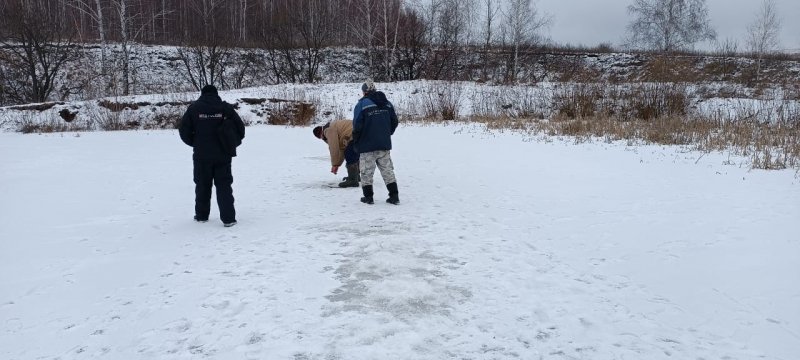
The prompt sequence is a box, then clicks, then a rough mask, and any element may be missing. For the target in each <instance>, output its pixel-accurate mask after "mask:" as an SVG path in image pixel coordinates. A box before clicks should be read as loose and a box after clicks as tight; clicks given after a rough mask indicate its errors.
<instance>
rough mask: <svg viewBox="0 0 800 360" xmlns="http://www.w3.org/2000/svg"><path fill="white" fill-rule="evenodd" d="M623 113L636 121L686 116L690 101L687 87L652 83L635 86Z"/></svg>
mask: <svg viewBox="0 0 800 360" xmlns="http://www.w3.org/2000/svg"><path fill="white" fill-rule="evenodd" d="M623 105H624V106H625V107H626V108H625V109H623V110H622V111H621V113H622V114H627V115H629V116H631V117H632V118H635V119H642V120H650V119H658V118H662V117H674V116H684V115H686V114H687V112H688V111H689V105H690V100H689V96H688V94H687V89H686V86H685V85H680V84H673V83H652V84H641V85H638V86H635V87H634V88H633V90H632V91H631V92H630V94H629V98H628V99H627V101H625V104H623Z"/></svg>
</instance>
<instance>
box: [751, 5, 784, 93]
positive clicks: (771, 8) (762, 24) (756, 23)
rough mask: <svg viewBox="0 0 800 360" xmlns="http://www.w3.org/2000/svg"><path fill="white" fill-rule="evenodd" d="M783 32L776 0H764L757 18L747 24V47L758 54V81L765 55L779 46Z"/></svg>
mask: <svg viewBox="0 0 800 360" xmlns="http://www.w3.org/2000/svg"><path fill="white" fill-rule="evenodd" d="M780 32H781V20H780V18H779V17H778V7H777V5H775V1H774V0H763V1H762V2H761V5H760V7H759V9H758V13H756V18H755V19H754V20H753V22H752V23H750V24H749V25H748V26H747V47H748V48H749V50H750V51H751V52H752V53H753V54H755V55H756V59H757V60H756V82H758V81H759V79H760V77H761V63H762V60H763V59H764V55H767V54H769V53H772V52H774V51H775V49H777V48H778V44H779V41H778V35H780Z"/></svg>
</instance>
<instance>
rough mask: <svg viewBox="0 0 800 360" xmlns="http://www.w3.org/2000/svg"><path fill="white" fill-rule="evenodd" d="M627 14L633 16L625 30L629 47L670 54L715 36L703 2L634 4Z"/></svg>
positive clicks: (676, 0)
mask: <svg viewBox="0 0 800 360" xmlns="http://www.w3.org/2000/svg"><path fill="white" fill-rule="evenodd" d="M628 12H629V13H630V14H631V15H633V16H634V19H633V21H631V23H629V24H628V27H627V30H628V36H629V38H628V45H629V46H631V47H638V48H646V49H651V50H659V51H662V52H672V51H676V50H683V49H690V48H692V47H693V46H694V44H695V43H697V42H700V41H705V40H714V39H715V38H716V36H717V33H716V31H714V29H713V28H712V27H711V22H710V20H709V17H708V7H707V6H706V0H634V2H633V5H630V6H628Z"/></svg>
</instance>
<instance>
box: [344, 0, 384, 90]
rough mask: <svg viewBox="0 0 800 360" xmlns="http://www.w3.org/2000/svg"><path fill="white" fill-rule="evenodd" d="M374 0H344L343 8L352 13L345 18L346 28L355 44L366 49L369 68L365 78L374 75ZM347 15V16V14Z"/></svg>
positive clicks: (375, 4)
mask: <svg viewBox="0 0 800 360" xmlns="http://www.w3.org/2000/svg"><path fill="white" fill-rule="evenodd" d="M377 5H378V4H377V1H376V0H346V1H345V6H346V7H347V8H349V9H352V10H351V11H353V12H354V13H353V14H352V15H351V16H346V17H345V18H346V19H347V20H348V21H347V27H348V29H349V31H350V33H351V34H353V36H354V37H355V39H356V44H357V45H359V46H362V47H364V48H366V50H367V65H368V66H369V68H368V70H367V71H368V72H369V74H367V76H369V77H374V75H375V73H374V72H375V32H374V29H375V23H376V21H377V19H376V18H375V12H376V9H377ZM348 15H349V14H348Z"/></svg>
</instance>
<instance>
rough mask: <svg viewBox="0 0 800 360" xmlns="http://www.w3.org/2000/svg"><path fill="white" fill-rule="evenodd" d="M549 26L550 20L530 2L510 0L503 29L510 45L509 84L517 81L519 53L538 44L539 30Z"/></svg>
mask: <svg viewBox="0 0 800 360" xmlns="http://www.w3.org/2000/svg"><path fill="white" fill-rule="evenodd" d="M549 24H550V18H549V17H547V16H545V15H543V14H541V13H540V12H539V9H538V8H537V7H536V4H534V3H533V2H532V1H531V0H510V1H509V4H508V9H506V16H505V24H504V26H505V28H506V33H507V37H508V41H509V43H510V45H511V49H512V51H511V55H512V61H511V69H510V75H511V76H510V79H507V80H509V81H511V82H515V81H517V76H518V74H519V67H520V66H519V64H520V52H522V51H528V50H530V49H531V48H533V47H534V46H535V45H536V44H538V43H539V42H540V41H541V39H542V36H541V35H540V34H539V32H540V30H542V29H543V28H545V27H546V26H548V25H549Z"/></svg>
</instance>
